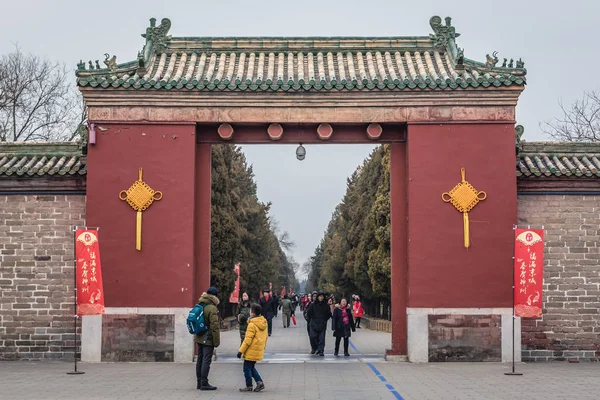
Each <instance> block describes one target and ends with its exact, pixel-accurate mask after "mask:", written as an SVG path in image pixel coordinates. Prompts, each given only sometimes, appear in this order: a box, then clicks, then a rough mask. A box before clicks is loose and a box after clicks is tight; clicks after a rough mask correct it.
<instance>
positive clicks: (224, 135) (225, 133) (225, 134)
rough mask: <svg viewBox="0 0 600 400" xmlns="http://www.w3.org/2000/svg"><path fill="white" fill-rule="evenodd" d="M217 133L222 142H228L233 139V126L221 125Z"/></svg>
mask: <svg viewBox="0 0 600 400" xmlns="http://www.w3.org/2000/svg"><path fill="white" fill-rule="evenodd" d="M217 133H219V136H220V137H221V139H223V140H229V139H231V138H232V137H233V126H231V125H229V124H221V125H219V128H218V129H217Z"/></svg>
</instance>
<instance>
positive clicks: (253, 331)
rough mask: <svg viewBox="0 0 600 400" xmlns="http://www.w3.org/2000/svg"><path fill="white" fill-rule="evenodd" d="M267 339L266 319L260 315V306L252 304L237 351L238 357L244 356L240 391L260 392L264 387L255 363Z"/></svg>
mask: <svg viewBox="0 0 600 400" xmlns="http://www.w3.org/2000/svg"><path fill="white" fill-rule="evenodd" d="M267 339H268V336H267V320H266V319H265V317H263V316H262V307H261V306H260V305H258V304H252V306H251V308H250V319H249V320H248V329H247V330H246V337H245V338H244V341H243V342H242V345H241V346H240V349H239V351H238V353H237V357H238V358H242V357H244V377H245V378H246V387H243V388H241V389H240V392H252V391H255V392H260V391H261V390H263V389H264V388H265V384H264V382H263V380H262V378H261V377H260V375H259V373H258V371H257V370H256V363H257V362H259V361H261V360H262V359H263V357H264V356H265V347H266V346H267ZM252 378H254V381H255V382H256V387H255V388H254V389H252Z"/></svg>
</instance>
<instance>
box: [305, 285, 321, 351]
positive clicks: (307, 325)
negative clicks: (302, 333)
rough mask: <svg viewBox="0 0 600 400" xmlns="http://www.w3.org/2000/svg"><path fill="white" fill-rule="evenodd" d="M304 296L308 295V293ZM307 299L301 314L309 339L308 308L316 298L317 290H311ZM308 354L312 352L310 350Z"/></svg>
mask: <svg viewBox="0 0 600 400" xmlns="http://www.w3.org/2000/svg"><path fill="white" fill-rule="evenodd" d="M306 296H307V297H308V295H306ZM307 300H308V301H307V302H306V306H305V307H304V311H303V312H302V314H303V315H304V320H305V321H306V333H307V334H308V339H309V340H310V319H309V318H308V308H309V307H310V305H311V304H312V303H314V302H315V301H316V300H317V292H312V294H311V295H310V298H308V299H307ZM311 347H312V345H311ZM312 350H314V349H312ZM310 354H314V353H312V352H311V353H310Z"/></svg>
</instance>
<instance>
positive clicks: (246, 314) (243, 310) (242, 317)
mask: <svg viewBox="0 0 600 400" xmlns="http://www.w3.org/2000/svg"><path fill="white" fill-rule="evenodd" d="M250 305H251V304H250V297H248V293H246V292H244V293H242V301H240V305H239V310H238V316H237V320H238V323H239V324H240V339H241V340H242V342H243V341H244V336H245V335H246V329H247V328H248V319H249V318H250Z"/></svg>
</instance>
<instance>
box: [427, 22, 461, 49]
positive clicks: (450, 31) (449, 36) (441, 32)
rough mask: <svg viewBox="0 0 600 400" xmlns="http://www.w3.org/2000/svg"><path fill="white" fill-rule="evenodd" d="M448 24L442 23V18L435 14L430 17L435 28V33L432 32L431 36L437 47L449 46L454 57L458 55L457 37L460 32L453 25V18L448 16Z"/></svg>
mask: <svg viewBox="0 0 600 400" xmlns="http://www.w3.org/2000/svg"><path fill="white" fill-rule="evenodd" d="M445 20H446V25H442V18H440V17H439V16H437V15H434V16H433V17H431V18H430V19H429V25H430V26H431V29H433V32H434V34H430V35H429V38H430V39H431V40H433V45H434V46H435V47H444V48H445V47H448V48H450V50H451V51H452V55H453V56H454V57H456V56H457V53H458V51H457V48H456V38H457V37H459V36H460V33H456V28H455V27H454V26H452V18H451V17H446V19H445Z"/></svg>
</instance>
